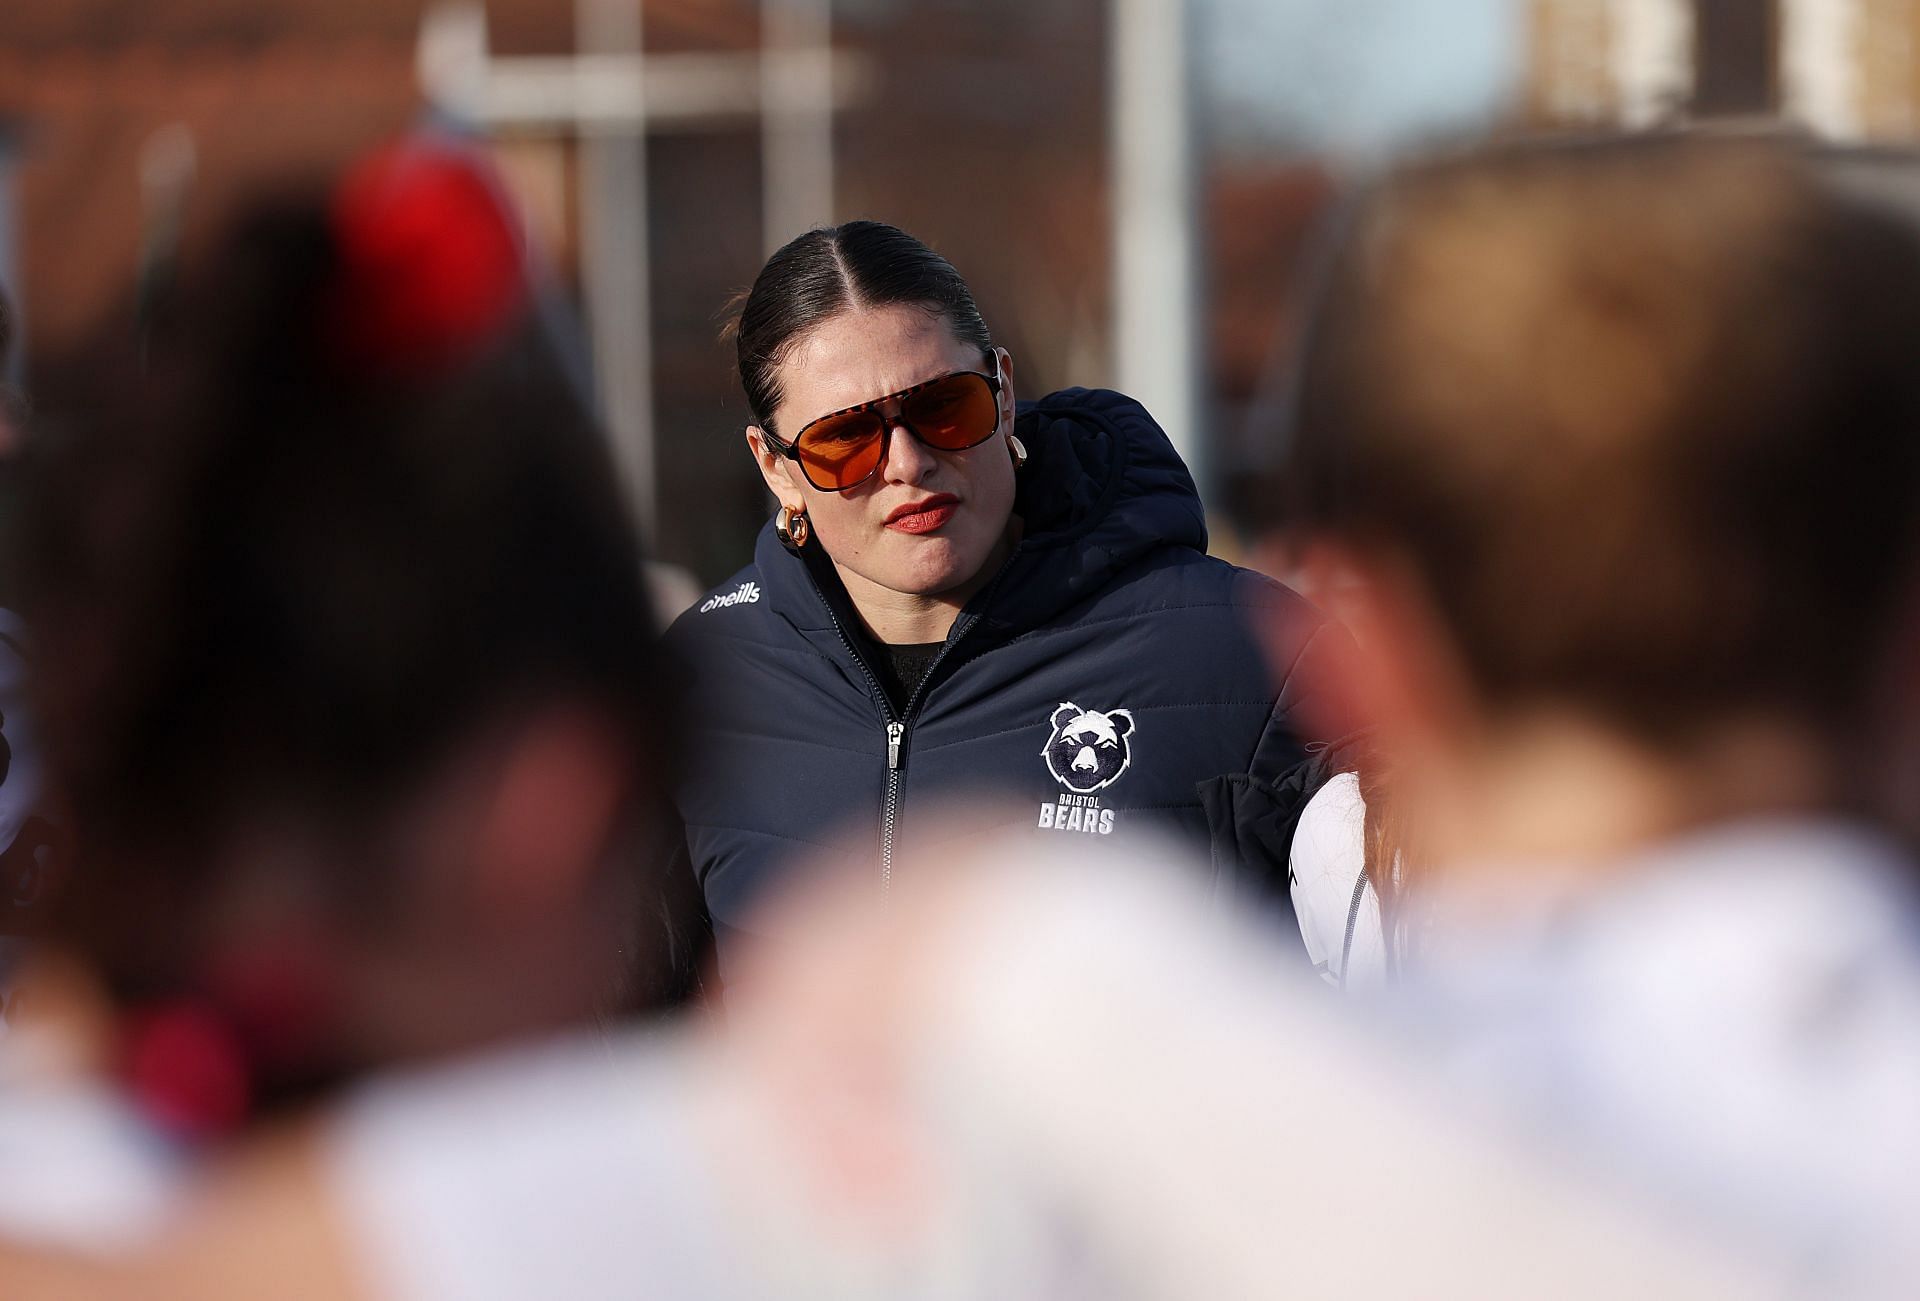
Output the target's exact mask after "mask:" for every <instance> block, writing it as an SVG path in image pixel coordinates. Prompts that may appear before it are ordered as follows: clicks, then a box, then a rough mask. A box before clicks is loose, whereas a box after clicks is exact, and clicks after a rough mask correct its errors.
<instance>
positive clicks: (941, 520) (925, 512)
mask: <svg viewBox="0 0 1920 1301" xmlns="http://www.w3.org/2000/svg"><path fill="white" fill-rule="evenodd" d="M959 509H960V499H959V498H958V497H956V496H954V495H953V494H952V493H950V492H936V493H934V494H933V496H931V497H927V498H924V499H923V500H920V501H910V502H908V503H906V504H905V505H903V506H895V507H894V508H893V509H892V510H891V511H889V512H888V513H887V518H886V521H885V522H886V526H887V527H888V528H890V529H892V530H893V531H894V532H896V533H931V532H933V531H934V530H935V529H937V528H939V527H940V526H942V525H943V524H945V523H946V522H947V521H948V520H950V519H952V518H953V516H954V512H955V511H957V510H959Z"/></svg>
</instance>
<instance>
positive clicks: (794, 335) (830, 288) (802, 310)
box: [729, 221, 993, 430]
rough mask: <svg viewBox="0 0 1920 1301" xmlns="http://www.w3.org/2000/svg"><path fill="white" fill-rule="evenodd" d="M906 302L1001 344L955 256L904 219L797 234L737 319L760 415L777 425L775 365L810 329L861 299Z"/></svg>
mask: <svg viewBox="0 0 1920 1301" xmlns="http://www.w3.org/2000/svg"><path fill="white" fill-rule="evenodd" d="M895 304H905V305H908V306H912V307H920V308H924V309H925V310H926V311H927V312H928V313H929V314H930V315H933V316H936V317H938V318H940V319H941V320H943V321H945V322H946V323H947V325H948V326H949V327H951V328H952V330H953V333H954V336H955V337H956V338H958V339H959V340H960V341H961V342H962V343H968V344H971V345H973V346H974V347H976V348H978V349H979V350H980V351H981V353H982V354H983V355H984V354H988V353H991V352H992V351H993V336H992V335H990V334H989V333H988V332H987V324H986V322H985V321H983V320H981V319H980V309H979V308H978V307H976V306H974V302H973V292H972V291H971V290H970V289H968V288H967V282H966V281H965V280H963V279H961V277H960V273H959V272H958V271H956V270H954V269H953V264H952V263H951V262H948V261H947V260H946V259H945V258H943V257H941V256H940V255H939V254H938V253H936V252H934V251H933V250H932V249H930V248H928V247H927V246H926V245H925V244H922V243H921V242H920V241H919V240H917V239H915V238H914V237H913V236H911V235H909V234H907V232H905V231H904V230H901V229H900V228H899V227H897V226H889V225H887V224H886V223H885V222H880V221H850V222H847V223H846V224H845V225H843V226H821V227H817V228H815V229H813V230H810V231H808V232H807V233H806V234H804V235H801V236H799V237H798V238H796V239H793V240H790V241H789V242H788V243H787V244H786V245H785V246H784V247H782V248H781V249H780V251H779V252H777V253H775V254H774V255H773V256H772V257H770V258H768V259H767V264H766V266H764V267H762V268H761V269H760V275H759V277H758V278H756V279H755V280H754V282H753V288H752V289H751V290H750V291H748V293H747V296H746V301H745V302H744V303H743V304H742V305H741V308H740V315H739V317H738V318H737V319H736V320H735V321H734V323H733V324H732V325H731V326H730V327H729V332H730V333H731V334H732V335H733V339H734V344H735V347H736V348H737V349H738V351H739V355H740V386H741V388H743V389H745V390H746V394H747V405H748V406H749V407H751V408H752V410H753V418H754V419H755V420H756V421H758V422H759V423H760V426H761V427H762V428H764V429H767V430H772V429H773V412H774V408H776V407H778V406H779V405H780V398H781V393H780V385H779V381H778V380H777V379H776V378H775V371H776V370H777V369H778V368H779V365H780V363H781V361H782V360H783V359H785V357H786V355H787V353H788V352H789V351H790V350H791V349H792V347H793V345H794V344H795V343H797V342H798V341H799V340H800V339H801V338H802V337H803V336H804V335H805V334H806V333H807V332H808V331H809V330H811V329H813V328H814V327H815V326H816V325H819V324H820V323H821V322H823V321H826V320H829V319H831V318H832V317H835V316H838V315H839V314H840V313H841V312H844V311H846V310H847V309H849V308H853V307H888V306H893V305H895Z"/></svg>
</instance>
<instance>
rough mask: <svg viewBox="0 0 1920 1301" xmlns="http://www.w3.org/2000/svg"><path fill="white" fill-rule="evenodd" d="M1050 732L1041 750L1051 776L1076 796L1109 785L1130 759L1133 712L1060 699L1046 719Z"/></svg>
mask: <svg viewBox="0 0 1920 1301" xmlns="http://www.w3.org/2000/svg"><path fill="white" fill-rule="evenodd" d="M1049 721H1051V722H1052V724H1053V735H1051V736H1049V737H1048V738H1047V748H1046V749H1044V750H1042V751H1041V752H1040V753H1041V755H1042V756H1043V757H1045V759H1046V761H1047V771H1048V772H1050V773H1052V774H1053V779H1054V780H1055V781H1057V782H1059V783H1060V784H1061V785H1062V786H1065V787H1066V788H1067V789H1068V790H1070V791H1073V792H1074V793H1075V794H1078V795H1091V794H1092V793H1093V792H1094V791H1097V790H1100V789H1102V788H1104V787H1107V786H1111V785H1112V784H1113V783H1114V781H1115V780H1116V779H1117V778H1118V777H1119V776H1120V774H1121V773H1123V772H1125V771H1126V770H1127V765H1128V764H1129V763H1131V762H1132V761H1133V754H1132V751H1131V750H1130V749H1129V748H1128V745H1127V738H1128V737H1129V736H1131V735H1133V711H1131V710H1127V709H1109V710H1107V711H1106V712H1105V713H1101V712H1100V711H1099V710H1097V709H1082V708H1080V706H1078V705H1076V704H1074V703H1073V702H1072V701H1070V700H1069V701H1065V702H1063V703H1062V704H1061V705H1060V707H1059V708H1058V709H1056V710H1054V711H1053V717H1052V718H1051V719H1050V720H1049Z"/></svg>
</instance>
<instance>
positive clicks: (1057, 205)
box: [0, 0, 1920, 580]
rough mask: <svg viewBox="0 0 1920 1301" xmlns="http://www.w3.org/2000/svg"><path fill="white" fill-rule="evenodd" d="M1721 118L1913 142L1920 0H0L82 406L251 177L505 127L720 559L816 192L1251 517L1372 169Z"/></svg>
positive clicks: (589, 309) (663, 506)
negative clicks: (764, 305) (110, 331)
mask: <svg viewBox="0 0 1920 1301" xmlns="http://www.w3.org/2000/svg"><path fill="white" fill-rule="evenodd" d="M1723 114H1724V115H1735V116H1742V117H1754V116H1759V117H1782V118H1786V119H1789V120H1792V121H1795V122H1798V123H1801V124H1803V125H1804V126H1805V127H1807V128H1808V129H1810V130H1814V131H1817V132H1820V133H1822V134H1825V135H1827V136H1830V137H1833V138H1835V139H1842V140H1850V141H1866V142H1873V143H1881V144H1888V145H1897V144H1904V143H1905V142H1906V141H1907V140H1909V139H1910V138H1911V137H1912V135H1913V133H1914V130H1915V128H1916V126H1920V0H1778V2H1777V3H1775V2H1773V0H1448V3H1446V4H1437V3H1434V2H1433V0H1369V3H1367V4H1364V5H1356V4H1353V3H1352V0H1191V2H1190V3H1189V4H1187V5H1185V6H1182V5H1180V4H1178V3H1176V0H573V2H572V3H567V2H566V0H473V2H472V3H466V4H459V3H454V4H445V3H442V4H437V5H432V6H430V5H429V4H428V3H426V0H137V2H135V0H31V2H30V3H16V4H9V5H5V6H0V282H4V283H5V284H6V286H7V287H8V289H9V291H10V292H11V293H13V294H14V295H15V296H16V298H17V299H18V300H19V305H20V308H21V315H22V318H23V321H24V324H25V353H26V365H27V367H28V374H27V376H26V378H27V380H28V383H29V386H30V387H31V389H32V390H33V391H35V392H36V393H37V394H38V395H40V397H41V398H42V399H43V400H44V401H45V402H46V403H47V404H48V405H57V404H58V403H59V402H60V401H62V400H63V399H64V398H65V397H67V396H70V395H72V394H75V393H82V392H84V389H85V385H86V382H87V377H86V376H85V375H84V374H79V373H75V372H74V370H73V369H72V367H71V365H70V364H69V363H68V362H67V360H66V358H67V357H68V355H69V353H70V352H71V350H72V349H73V347H74V346H75V345H76V344H77V343H78V342H79V341H80V340H82V339H84V338H86V337H87V336H88V335H90V334H91V333H92V332H94V331H96V330H99V329H101V328H108V327H111V326H112V325H113V324H114V323H116V322H119V323H122V324H124V323H126V322H128V321H130V320H132V319H133V318H134V316H135V315H136V314H137V312H138V308H139V303H140V301H141V295H142V292H143V286H150V285H151V284H152V283H153V281H154V280H155V279H156V278H157V277H161V276H164V275H165V273H166V268H167V266H168V265H169V263H170V262H171V260H172V259H173V258H175V257H176V256H177V255H178V253H179V251H180V250H182V249H185V250H187V251H188V252H190V251H191V249H192V248H193V247H194V246H195V245H196V244H197V243H198V242H200V241H204V240H205V239H206V238H207V237H208V235H209V233H210V232H211V231H212V230H213V229H214V228H216V227H217V225H218V224H219V223H220V221H221V220H222V218H223V216H224V214H225V213H226V211H227V210H228V209H229V208H230V205H231V204H232V202H233V201H234V199H235V197H236V196H238V195H239V194H241V193H243V192H246V191H248V190H251V189H253V188H254V187H257V186H259V185H261V184H267V183H272V182H275V181H277V180H285V179H287V178H294V177H299V176H301V175H302V174H312V173H314V172H316V171H318V170H320V169H325V168H329V167H332V166H334V165H337V164H338V163H339V162H340V161H342V160H343V159H345V158H347V157H348V156H350V155H351V154H352V153H354V152H355V151H356V150H358V149H361V148H363V147H364V146H366V145H367V144H368V143H370V142H371V141H373V140H376V139H378V138H379V137H381V136H383V135H386V134H388V133H391V132H394V131H396V130H399V129H402V128H404V127H406V126H408V125H409V124H414V123H418V122H421V121H425V120H437V121H440V122H444V123H448V124H451V125H455V126H457V127H458V128H459V129H463V130H468V131H471V132H474V133H475V134H476V135H478V136H479V137H480V138H482V139H484V140H485V141H487V142H488V144H489V147H491V148H492V149H493V150H494V151H495V153H496V154H497V156H498V157H499V159H500V161H501V163H502V166H503V167H504V169H505V170H506V172H507V174H508V176H509V178H510V180H511V182H512V184H513V186H514V188H515V190H516V192H517V193H518V194H519V195H520V197H521V198H522V200H523V202H524V204H525V206H526V209H527V212H528V215H529V219H530V222H531V224H532V228H533V229H534V231H535V232H536V236H537V238H538V240H539V242H540V244H541V246H542V248H543V250H544V253H545V255H546V256H547V257H548V258H549V259H550V260H551V262H552V264H553V265H554V267H555V268H556V269H557V271H558V272H559V276H560V279H561V281H562V283H563V285H564V286H565V287H566V288H567V290H568V291H569V292H570V293H571V294H572V295H574V296H575V298H576V299H577V300H578V302H579V305H580V307H581V309H582V315H583V318H584V320H585V321H586V323H587V330H586V335H585V342H584V344H583V350H584V352H585V353H586V354H587V355H588V356H589V357H590V359H591V361H592V363H593V368H594V372H595V375H596V381H595V382H596V387H597V389H598V392H599V396H600V399H601V401H602V403H603V406H604V408H605V411H606V414H607V418H608V421H609V424H610V425H611V426H612V428H613V429H614V432H615V434H616V436H617V440H618V444H619V447H620V451H621V457H622V466H623V472H624V473H625V474H626V476H627V478H628V480H629V483H630V485H631V486H632V487H633V489H634V491H635V493H636V495H637V496H638V497H639V498H640V500H641V501H642V502H643V503H644V510H643V513H644V515H645V516H646V518H647V520H648V522H649V524H650V533H651V535H652V545H653V548H654V551H655V554H657V555H659V556H661V557H663V558H665V559H668V560H671V561H674V562H676V563H679V564H682V565H685V566H688V567H689V568H691V569H693V570H694V571H696V572H697V573H698V574H699V575H700V576H701V577H702V578H704V579H707V580H714V579H718V578H719V577H722V576H724V574H725V573H727V572H728V571H730V570H731V569H732V568H733V567H735V566H737V565H739V564H740V563H742V562H743V561H744V560H745V559H746V557H747V555H748V554H749V550H750V546H751V540H752V536H753V533H754V531H755V529H756V528H757V527H758V525H759V523H760V522H761V521H762V520H763V519H764V518H765V516H766V514H767V511H768V503H767V502H766V500H765V497H764V493H763V491H762V489H761V488H760V486H759V482H758V479H757V476H756V475H755V473H754V471H753V469H752V467H751V465H750V464H749V462H748V459H747V456H746V453H745V450H744V446H743V442H742V438H741V428H742V426H743V424H744V423H745V420H746V412H745V409H744V404H743V403H742V401H741V399H740V398H739V396H738V394H737V391H736V385H735V381H734V378H733V370H732V361H731V357H730V354H729V352H728V351H727V350H726V349H725V348H724V347H722V346H721V345H720V343H719V342H718V335H719V331H720V328H721V326H722V324H723V322H724V320H725V309H726V304H727V302H728V300H729V297H730V296H731V295H732V294H734V293H735V292H737V291H739V290H742V289H744V288H745V287H746V286H747V285H748V284H749V283H750V282H751V280H752V277H753V275H754V273H755V271H756V270H757V269H758V267H759V264H760V262H761V260H762V259H763V258H764V256H765V254H766V253H767V252H768V251H769V249H770V248H771V247H772V246H774V245H775V244H777V243H778V242H780V241H782V240H784V239H785V238H786V237H788V236H790V235H792V234H795V233H798V231H799V230H800V229H802V228H804V227H805V226H806V225H808V224H811V223H814V222H819V221H828V220H844V219H847V218H850V217H854V216H874V217H880V218H884V219H887V220H891V221H895V222H897V223H899V224H901V225H903V226H905V227H906V228H908V229H909V230H912V231H914V232H915V233H917V234H919V235H921V236H922V237H923V238H925V239H927V240H928V241H929V242H930V243H932V244H933V245H934V246H935V247H937V248H939V249H940V250H941V251H943V252H944V253H946V254H947V255H948V256H949V257H950V258H951V259H952V260H953V261H954V262H955V263H956V265H958V266H959V267H960V269H961V270H962V272H963V273H965V274H966V275H967V276H968V277H969V279H970V280H971V281H972V283H973V284H974V287H975V289H976V291H977V292H978V294H979V297H980V300H981V306H982V308H983V310H984V311H985V313H986V316H987V319H988V321H989V323H990V324H991V325H992V327H993V328H994V330H995V332H996V334H997V335H998V336H999V338H1000V340H1001V341H1002V342H1003V343H1005V344H1006V345H1007V346H1008V347H1009V348H1010V349H1011V350H1012V351H1013V352H1014V354H1015V356H1016V358H1017V359H1018V381H1019V385H1020V388H1021V390H1022V391H1023V392H1025V393H1027V394H1029V395H1037V394H1039V393H1041V392H1044V391H1046V390H1048V389H1051V388H1054V387H1059V386H1064V385H1068V384H1111V385H1114V386H1117V387H1121V388H1127V389H1130V390H1132V391H1136V392H1139V393H1142V394H1143V395H1145V396H1147V397H1148V398H1149V400H1150V405H1152V406H1154V407H1155V409H1156V411H1157V412H1158V413H1159V414H1160V415H1161V416H1162V418H1163V420H1164V421H1165V422H1166V423H1167V424H1168V425H1169V427H1170V429H1171V430H1172V432H1173V433H1174V435H1175V437H1176V439H1177V440H1179V441H1181V442H1182V445H1183V446H1184V447H1185V448H1186V449H1187V450H1188V452H1189V454H1190V455H1191V456H1192V457H1193V459H1194V460H1195V462H1196V465H1197V468H1198V469H1199V470H1200V471H1201V474H1202V479H1203V486H1204V488H1205V490H1206V491H1207V494H1208V499H1209V502H1210V504H1211V505H1212V506H1213V507H1214V508H1215V509H1216V511H1218V512H1220V514H1221V516H1222V522H1223V523H1224V522H1225V518H1226V516H1228V515H1231V514H1233V513H1236V508H1240V509H1238V512H1237V513H1240V514H1243V515H1244V514H1246V513H1247V512H1246V511H1245V509H1244V503H1245V502H1247V501H1249V500H1251V499H1254V498H1257V497H1258V496H1259V495H1260V494H1261V493H1263V492H1264V491H1266V487H1267V480H1266V479H1265V477H1264V472H1265V470H1266V469H1267V468H1268V467H1269V465H1270V462H1271V436H1270V435H1271V431H1272V429H1273V428H1274V425H1275V419H1276V415H1277V412H1278V411H1279V410H1280V409H1281V406H1282V404H1283V403H1284V400H1285V390H1286V379H1287V366H1286V358H1287V356H1288V350H1289V348H1290V346H1291V344H1292V340H1293V337H1294V331H1295V322H1296V320H1297V315H1298V304H1299V301H1300V286H1301V284H1302V283H1303V279H1304V277H1305V275H1306V274H1307V271H1306V268H1307V267H1308V266H1309V264H1310V257H1309V256H1308V252H1309V250H1310V249H1311V247H1312V242H1313V237H1314V233H1315V231H1316V229H1317V225H1318V223H1319V221H1320V219H1321V217H1322V216H1323V215H1324V214H1325V213H1326V212H1327V210H1328V205H1329V204H1330V203H1331V202H1332V201H1333V200H1334V198H1335V196H1336V195H1337V193H1338V191H1339V188H1340V184H1341V182H1342V180H1343V179H1344V178H1345V177H1346V176H1347V175H1348V174H1349V173H1351V172H1352V171H1353V170H1355V169H1357V168H1364V167H1365V166H1368V165H1370V164H1371V163H1373V162H1375V161H1377V160H1379V159H1380V158H1382V157H1384V156H1387V155H1390V154H1392V153H1394V152H1396V151H1399V150H1403V149H1406V148H1410V147H1418V146H1421V145H1424V144H1427V143H1431V142H1438V141H1447V140H1451V139H1457V138H1460V137H1462V136H1471V135H1475V134H1481V133H1486V132H1490V131H1506V130H1517V129H1529V130H1531V129H1542V128H1545V129H1553V128H1561V127H1580V126H1584V125H1591V124H1598V123H1615V122H1617V123H1625V124H1630V125H1648V124H1654V123H1659V122H1664V121H1671V120H1676V119H1681V118H1685V117H1688V116H1702V115H1706V116H1711V115H1723ZM1221 536H1222V538H1223V540H1224V539H1227V538H1228V537H1229V531H1227V530H1221Z"/></svg>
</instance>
